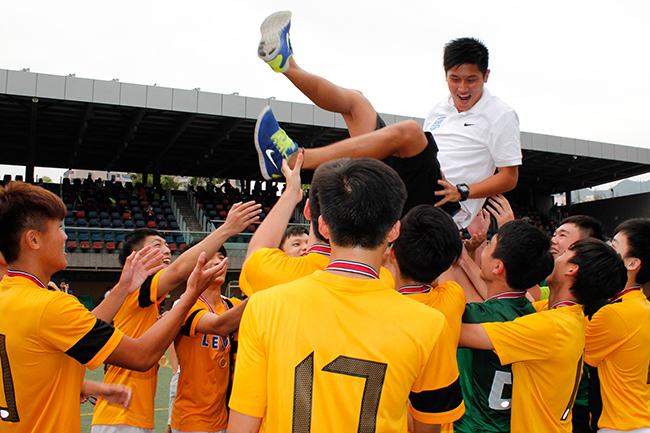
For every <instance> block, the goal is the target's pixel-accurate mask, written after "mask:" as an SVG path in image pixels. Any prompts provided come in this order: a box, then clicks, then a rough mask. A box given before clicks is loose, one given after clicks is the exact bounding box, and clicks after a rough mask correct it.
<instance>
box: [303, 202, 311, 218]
mask: <svg viewBox="0 0 650 433" xmlns="http://www.w3.org/2000/svg"><path fill="white" fill-rule="evenodd" d="M302 214H303V215H304V216H305V218H307V221H311V209H310V208H309V199H307V202H306V203H305V208H304V209H303V210H302Z"/></svg>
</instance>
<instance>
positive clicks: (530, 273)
mask: <svg viewBox="0 0 650 433" xmlns="http://www.w3.org/2000/svg"><path fill="white" fill-rule="evenodd" d="M495 236H496V237H497V245H496V247H495V248H494V252H493V253H492V257H494V258H495V259H499V260H501V261H502V262H503V266H504V268H505V271H506V283H508V286H509V287H510V288H512V289H514V290H528V289H530V288H531V287H533V286H534V285H535V284H537V283H539V282H540V281H542V280H544V278H546V277H547V276H548V275H549V274H550V273H551V272H552V271H553V264H554V262H553V255H552V254H551V240H550V238H549V236H548V235H547V234H546V233H545V232H543V231H542V230H540V229H538V228H537V227H533V226H531V225H530V224H528V223H527V222H525V221H522V220H516V221H510V222H508V223H506V224H504V225H503V226H501V228H500V229H499V231H498V232H497V234H496V235H495Z"/></svg>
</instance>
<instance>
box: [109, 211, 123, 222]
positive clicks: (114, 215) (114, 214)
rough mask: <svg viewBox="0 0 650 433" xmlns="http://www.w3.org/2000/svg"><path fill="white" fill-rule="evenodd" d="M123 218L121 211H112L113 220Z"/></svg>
mask: <svg viewBox="0 0 650 433" xmlns="http://www.w3.org/2000/svg"><path fill="white" fill-rule="evenodd" d="M121 218H122V217H121V216H120V213H119V212H113V213H111V219H112V220H119V219H121Z"/></svg>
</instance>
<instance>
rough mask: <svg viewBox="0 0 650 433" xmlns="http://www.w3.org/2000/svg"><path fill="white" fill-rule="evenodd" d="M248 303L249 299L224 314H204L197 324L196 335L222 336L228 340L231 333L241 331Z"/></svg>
mask: <svg viewBox="0 0 650 433" xmlns="http://www.w3.org/2000/svg"><path fill="white" fill-rule="evenodd" d="M247 303H248V299H246V300H244V302H242V303H241V304H239V305H237V306H236V307H233V308H231V309H230V310H228V311H226V312H225V313H223V314H214V313H206V314H204V315H203V317H201V318H200V319H199V322H198V323H197V324H196V333H197V334H210V335H220V336H222V337H224V338H226V337H227V336H228V335H229V334H230V333H231V332H235V331H236V330H237V329H239V322H241V315H242V314H243V313H244V308H246V304H247Z"/></svg>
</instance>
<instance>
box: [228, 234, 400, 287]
mask: <svg viewBox="0 0 650 433" xmlns="http://www.w3.org/2000/svg"><path fill="white" fill-rule="evenodd" d="M329 256H330V247H329V245H320V244H318V245H312V246H311V248H309V250H308V251H307V255H306V256H302V257H291V256H288V255H287V254H286V253H285V252H284V251H282V250H280V249H278V248H260V249H259V250H257V251H255V252H254V253H253V254H251V256H250V257H249V258H248V260H246V263H244V267H243V268H242V270H241V274H240V275H239V287H240V288H241V291H242V292H244V293H245V294H246V295H247V296H251V295H252V294H253V293H257V292H259V291H261V290H266V289H268V288H270V287H274V286H279V285H280V284H285V283H290V282H292V281H294V280H297V279H298V278H302V277H306V276H307V275H311V274H313V273H314V272H315V271H322V270H323V269H325V268H326V267H327V265H328V264H329V262H330V257H329ZM379 277H380V278H382V279H387V281H388V282H389V283H390V282H391V281H392V283H391V284H393V286H394V285H395V281H394V280H393V276H392V275H391V273H390V272H388V270H386V269H385V268H381V270H380V273H379Z"/></svg>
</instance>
